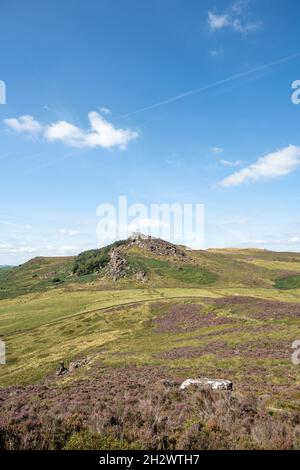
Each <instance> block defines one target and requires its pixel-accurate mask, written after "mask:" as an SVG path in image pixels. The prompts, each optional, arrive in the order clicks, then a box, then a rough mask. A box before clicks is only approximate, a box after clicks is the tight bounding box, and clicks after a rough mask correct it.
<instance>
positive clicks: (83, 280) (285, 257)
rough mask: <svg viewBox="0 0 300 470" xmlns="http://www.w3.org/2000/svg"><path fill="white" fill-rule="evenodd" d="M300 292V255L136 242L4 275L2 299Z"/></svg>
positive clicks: (1, 277) (138, 239)
mask: <svg viewBox="0 0 300 470" xmlns="http://www.w3.org/2000/svg"><path fill="white" fill-rule="evenodd" d="M274 284H275V285H276V286H277V287H278V288H283V289H288V288H289V286H291V287H292V288H293V287H295V286H296V287H297V286H298V285H299V286H300V254H298V253H297V254H295V253H274V252H269V251H264V250H249V249H246V250H230V249H227V250H190V249H187V248H186V247H183V246H180V247H178V246H175V245H173V244H172V243H169V242H166V241H163V240H160V239H154V238H151V237H141V236H136V237H135V238H130V239H128V240H123V241H119V242H115V243H113V244H112V245H108V246H106V247H103V248H100V249H94V250H89V251H85V252H83V253H81V254H79V255H78V256H77V257H53V258H44V257H38V258H34V259H32V260H30V261H28V262H27V263H25V264H23V265H21V266H18V267H14V268H9V269H4V270H2V271H1V273H0V299H1V298H3V299H4V298H13V297H15V296H18V295H22V294H27V293H33V292H43V291H49V290H53V289H57V288H59V289H77V288H80V289H107V288H118V289H120V288H121V289H122V288H131V287H135V288H138V287H141V286H147V287H184V286H185V287H201V286H208V285H211V286H216V287H272V286H273V285H274Z"/></svg>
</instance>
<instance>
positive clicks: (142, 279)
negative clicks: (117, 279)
mask: <svg viewBox="0 0 300 470" xmlns="http://www.w3.org/2000/svg"><path fill="white" fill-rule="evenodd" d="M135 277H136V280H137V281H140V282H146V281H147V280H148V276H147V273H146V272H145V271H138V272H137V273H136V275H135Z"/></svg>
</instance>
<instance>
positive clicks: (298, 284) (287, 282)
mask: <svg viewBox="0 0 300 470" xmlns="http://www.w3.org/2000/svg"><path fill="white" fill-rule="evenodd" d="M275 287H276V288H277V289H287V290H288V289H300V274H296V275H294V276H286V277H282V278H280V279H277V281H276V282H275Z"/></svg>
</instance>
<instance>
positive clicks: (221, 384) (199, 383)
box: [180, 377, 233, 390]
mask: <svg viewBox="0 0 300 470" xmlns="http://www.w3.org/2000/svg"><path fill="white" fill-rule="evenodd" d="M191 385H192V386H196V387H199V388H210V389H212V390H232V387H233V384H232V382H230V381H229V380H224V379H208V378H206V377H203V378H199V379H187V380H185V381H184V382H183V383H182V384H181V385H180V390H185V389H186V388H188V387H190V386H191Z"/></svg>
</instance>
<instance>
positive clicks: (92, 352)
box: [0, 239, 300, 448]
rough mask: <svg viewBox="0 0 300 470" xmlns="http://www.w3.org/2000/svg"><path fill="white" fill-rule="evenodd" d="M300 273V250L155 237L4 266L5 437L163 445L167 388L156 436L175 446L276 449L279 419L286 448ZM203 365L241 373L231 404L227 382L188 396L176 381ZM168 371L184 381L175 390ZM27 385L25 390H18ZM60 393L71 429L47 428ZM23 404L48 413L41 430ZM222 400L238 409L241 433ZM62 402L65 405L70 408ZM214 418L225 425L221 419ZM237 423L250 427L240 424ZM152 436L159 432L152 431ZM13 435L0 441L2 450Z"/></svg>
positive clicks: (295, 384) (0, 286) (1, 377)
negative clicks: (195, 247) (212, 245)
mask: <svg viewBox="0 0 300 470" xmlns="http://www.w3.org/2000/svg"><path fill="white" fill-rule="evenodd" d="M299 276H300V255H299V254H293V253H272V252H268V251H260V250H207V251H191V250H188V249H186V248H184V247H177V246H174V245H172V244H169V243H167V242H164V241H162V240H156V239H151V240H143V241H140V240H139V241H134V242H132V241H131V240H127V241H123V242H120V243H117V244H114V245H111V246H108V247H105V248H103V249H100V250H90V251H88V252H84V253H81V254H80V255H79V256H77V257H67V258H35V259H33V260H31V261H28V262H27V263H25V264H23V265H21V266H18V267H15V268H6V269H1V270H0V292H1V299H0V332H1V333H0V335H1V336H0V337H1V339H2V340H4V341H5V343H6V351H7V358H6V359H7V363H6V365H3V366H0V401H1V396H2V397H3V398H2V402H1V403H2V405H3V406H2V409H1V410H0V422H2V423H6V424H5V426H7V427H6V428H5V429H7V431H6V434H5V436H9V435H14V436H15V438H14V439H15V441H14V442H23V444H22V445H23V447H24V448H41V446H43V445H45V447H47V448H49V447H51V446H52V445H54V444H51V443H50V441H49V439H50V440H51V442H54V441H55V442H56V444H55V446H56V447H55V446H54V447H55V448H62V447H64V446H66V448H80V447H82V446H83V447H86V446H91V448H94V447H95V448H101V446H102V445H105V446H107V445H108V446H112V447H114V446H117V448H119V447H120V448H126V446H134V447H135V448H138V447H139V446H142V447H147V446H148V447H149V448H160V445H161V444H160V442H161V441H159V440H158V441H156V440H155V439H156V437H155V436H156V434H155V432H154V431H153V429H154V428H153V420H154V421H155V419H156V418H155V416H154V415H153V410H154V409H157V408H156V407H157V406H158V405H157V403H156V401H157V400H159V398H157V397H159V396H160V395H161V396H162V397H165V398H164V400H163V399H162V401H161V403H160V405H159V406H160V408H159V409H160V411H159V415H160V416H161V419H162V422H161V423H165V424H164V425H163V424H160V426H161V428H159V429H161V431H157V432H158V435H157V436H158V437H159V436H160V437H162V435H168V436H169V437H168V439H171V441H170V442H173V444H171V443H169V444H168V445H169V447H168V448H173V447H174V448H181V446H182V445H183V446H184V447H185V448H186V446H188V447H189V446H193V445H195V446H196V447H195V448H197V446H199V445H200V444H199V440H197V439H200V440H201V439H202V441H201V442H205V445H206V446H208V445H211V446H212V448H220V446H221V444H222V445H225V446H227V448H235V446H236V447H241V448H249V447H250V448H257V446H258V447H259V446H261V447H262V448H267V447H268V445H269V443H270V442H271V441H270V439H269V438H268V437H267V436H269V435H270V432H271V431H270V430H271V429H273V428H274V426H276V429H277V431H278V433H279V435H280V436H281V437H280V442H279V443H278V442H277V443H276V446H277V447H276V448H297V445H298V444H297V441H296V440H295V439H296V438H295V437H291V436H295V434H294V427H293V426H295V424H292V422H293V423H295V422H296V421H297V416H298V415H299V413H300V401H299V383H300V375H299V374H300V372H299V367H297V366H296V365H294V364H293V363H292V361H291V353H292V350H291V345H292V343H293V342H294V341H295V340H297V339H299V337H300V289H299V284H298V281H297V280H298V277H299ZM60 361H64V364H65V365H66V366H67V368H69V365H70V364H71V363H72V362H74V361H75V363H76V364H77V366H76V368H75V369H71V368H70V371H68V372H67V373H66V375H63V376H62V377H58V376H56V375H55V371H56V369H57V365H58V363H59V362H60ZM199 376H207V377H221V378H226V379H229V380H231V381H233V383H234V391H233V392H232V396H231V398H230V400H231V401H230V402H229V401H228V400H229V398H228V395H226V394H225V395H224V394H223V395H222V394H221V395H220V394H216V392H214V394H212V395H211V396H210V398H208V396H206V398H205V396H203V394H202V395H201V394H200V395H199V393H200V392H197V391H196V390H194V391H191V392H190V393H189V394H188V395H185V396H183V395H180V394H179V392H178V386H179V385H178V384H180V383H181V382H182V381H183V380H185V379H186V378H189V377H199ZM162 381H166V383H169V382H170V383H173V382H174V383H176V384H177V385H176V387H177V388H176V389H173V388H171V389H170V391H169V392H168V390H167V389H165V388H164V387H165V386H163V385H162V383H163V382H162ZM146 384H148V385H146ZM15 386H20V387H21V389H20V394H21V395H20V396H19V398H16V397H15V395H14V391H13V390H14V387H15ZM10 387H12V388H10ZM153 387H154V388H153ZM152 388H153V389H154V390H156V391H155V393H154V392H153V393H154V394H152V395H151V393H150V391H151V390H152ZM73 390H74V394H73ZM112 390H113V392H112ZM134 390H135V391H134ZM100 391H101V393H100ZM133 391H134V392H133ZM201 393H202V392H201ZM203 393H204V392H203ZM224 393H225V392H224ZM99 394H100V396H99ZM58 395H59V396H60V400H59V403H61V405H62V406H65V410H66V409H67V410H68V412H67V414H66V416H65V417H64V418H63V419H62V421H61V422H60V424H59V426H61V429H62V431H61V433H62V434H59V435H58V434H57V433H59V431H58V430H57V427H53V429H52V430H49V427H48V426H49V417H48V418H47V416H48V414H47V413H48V412H49V413H50V415H55V414H56V411H55V410H57V407H59V406H60V405H59V404H58V402H57V400H54V397H56V396H58ZM5 397H6V398H5ZM7 397H10V398H9V399H7ZM22 397H23V398H22ZM41 397H43V398H42V399H41ZM80 397H81V398H80ZM87 397H88V398H87ZM104 397H105V400H104ZM155 397H156V398H155ZM168 397H169V398H170V397H172V402H170V401H168V400H169V398H168ZM184 397H186V398H184ZM222 397H223V398H222ZM208 399H209V400H211V404H210V406H211V409H210V412H209V413H210V417H208V416H206V415H205V417H203V416H204V415H203V416H202V415H201V413H202V411H201V406H202V405H201V403H202V402H201V400H208ZM45 400H46V401H45ZM78 400H79V401H78ZM80 400H81V401H80ZM103 400H104V401H103ZM155 400H156V401H155ZM185 400H191V401H190V402H185ZM197 400H198V401H197ZM199 400H200V401H199ZM215 400H217V402H215ZM220 400H221V402H220ZM222 400H225V401H222ZM100 402H101V403H102V405H101V407H102V408H100V409H99V408H98V405H97V403H100ZM45 403H47V410H49V411H47V412H45V409H44V405H45ZM78 403H81V404H80V407H81V408H80V409H81V411H80V416H79V415H78V406H79V405H78ZM146 403H148V404H149V405H147V406H146ZM155 403H156V404H155ZM184 403H185V404H184ZM188 403H189V405H188ZM217 403H218V404H217ZM221 403H223V404H222V405H221ZM234 403H235V404H236V405H234ZM238 403H239V404H238ZM246 403H247V404H246ZM249 403H250V404H249ZM254 403H256V404H255V405H254ZM134 404H135V405H134ZM167 404H168V405H167ZM77 405H78V406H77ZM148 406H149V407H150V408H148ZM185 406H186V408H185ZM205 406H206V405H205ZM235 406H236V407H237V408H234V407H235ZM22 407H23V408H24V411H23V412H22V413H25V415H26V416H27V414H28V413H29V415H28V416H31V414H33V415H37V416H38V418H37V419H38V420H39V421H38V422H39V423H40V424H39V426H40V428H38V429H39V431H38V429H36V428H34V427H30V425H29V424H28V426H29V427H26V429H25V428H24V427H23V424H24V426H27V425H26V423H27V421H26V419H25V421H24V420H23V418H22V421H21V422H20V421H18V418H16V416H19V413H20V410H21V409H23V408H22ZM85 407H87V408H85ZM176 407H178V409H180V410H181V409H182V410H183V409H184V412H182V413H183V414H180V413H179V414H178V419H179V417H180V423H179V424H176V423H175V421H172V420H173V419H175V416H177V412H176V409H177V408H176ZM199 407H200V408H199ZM218 407H221V408H222V407H223V408H222V413H223V414H224V413H225V414H226V413H227V412H228V413H229V414H228V418H227V419H228V420H229V421H228V423H231V424H230V426H231V427H230V431H228V430H227V431H226V429H227V428H226V425H225V421H224V420H221V418H220V417H219V414H218V413H219V412H218ZM232 407H233V408H232ZM253 407H254V408H253ZM25 408H26V409H25ZM244 408H245V409H246V410H247V411H243V410H244ZM84 409H86V413H87V415H86V418H85V417H84V416H85V415H84V413H85V412H84V411H83V410H84ZM150 409H151V410H150ZM76 410H77V411H76ZM108 410H109V411H108ZM226 410H227V411H226ZM228 410H230V411H228ZM234 410H235V411H234ZM26 413H27V414H26ZM30 413H31V414H30ZM45 413H46V417H45ZM64 413H66V411H63V409H61V410H60V416H64ZM76 413H77V414H76ZM95 413H96V414H97V416H98V418H97V419H98V420H99V422H100V423H102V424H101V426H102V427H101V429H108V430H109V433H108V434H107V433H106V434H105V433H104V434H103V432H102V434H101V433H100V434H99V431H97V429H98V428H97V429H96V428H95V427H94V426H93V425H92V424H91V422H90V421H89V418H88V417H89V416H90V415H91V414H92V415H94V414H95ZM107 413H110V414H108V415H107ZM128 413H131V414H132V416H134V418H130V417H129V415H128ZM136 413H139V414H136ZM234 413H237V414H236V415H235V416H236V417H235V418H234V419H235V420H236V421H235V424H233V423H234V422H233V421H232V420H233V416H234ZM244 413H246V415H244ZM253 413H254V414H253ZM22 416H23V415H22ZM111 416H114V419H115V416H117V418H116V419H119V420H122V423H123V425H122V426H123V428H122V429H121V428H116V427H113V426H111V425H109V426H108V427H107V428H106V427H105V426H106V425H104V424H103V423H105V422H106V421H105V420H107V419H112V418H111ZM167 416H169V417H170V418H168V419H169V421H168V419H167ZM201 416H202V417H201ZM245 416H246V417H245ZM253 416H256V418H253ZM171 417H173V418H172V420H171ZM250 418H251V419H256V420H257V429H259V433H260V434H259V436H260V437H259V442H256V441H255V438H254V437H253V436H252V435H251V433H250V434H249V432H250V431H248V430H247V429H248V428H247V427H245V428H244V426H245V419H250ZM1 419H2V421H1ZM28 419H29V418H28ZM131 419H134V423H139V422H140V425H137V424H132V422H131V421H130V420H131ZM176 419H177V418H176ZM78 420H79V421H78ZM139 420H141V421H139ZM149 420H150V421H149ZM151 420H152V421H151ZM77 421H78V423H79V422H80V423H81V424H78V423H77ZM150 422H151V423H152V424H150ZM213 422H214V423H218V424H217V426H218V430H217V431H216V430H212V429H211V427H210V426H212V424H211V423H213ZM74 423H77V425H76V426H77V427H76V426H75V424H74ZM130 423H131V424H130ZM142 423H144V424H142ZM195 423H196V424H197V430H196V431H195V429H194V425H195ZM201 423H202V424H201ZM74 426H75V427H74ZM103 426H104V427H103ZM139 426H140V427H139ZM176 426H177V427H176ZM224 426H225V427H224ZM235 426H238V429H239V430H241V429H243V431H236V432H234V429H235ZM35 429H36V430H35ZM117 429H118V432H117ZM236 429H237V428H236ZM188 430H189V431H188ZM193 430H194V431H193ZM0 431H1V429H0ZM193 432H196V436H198V438H197V439H196V441H193V442H194V444H192V443H191V442H192V441H190V440H189V439H190V438H188V437H187V434H186V433H193ZM9 433H10V434H9ZM143 433H145V434H143ZM149 433H150V434H149ZM199 433H200V434H199ZM216 433H217V434H216ZM218 433H219V434H218ZM228 433H229V434H228ZM0 434H1V432H0ZM150 435H151V436H152V437H151V439H154V440H150V441H148V440H147V439H148V437H149V436H150ZM218 435H219V437H220V439H221V440H220V441H219V440H218V439H217V436H218ZM26 436H27V437H26ZM40 436H41V439H43V443H44V444H42V441H40V440H39V439H40ZM68 436H69V437H68ZM70 436H71V437H70ZM146 436H148V437H147V438H146ZM205 436H206V437H205ZM287 436H290V437H287ZM107 439H108V441H107ZM111 439H116V440H115V441H111ZM159 439H160V438H159ZM172 439H173V441H172ZM184 439H187V441H184ZM203 439H204V441H203ZM215 439H217V440H215ZM278 439H279V438H278ZM7 442H8V441H6V440H5V441H4V444H3V443H2V444H1V439H0V447H1V445H2V446H3V445H5V446H7V445H8V443H7ZM9 442H11V441H9ZM107 442H110V444H107ZM112 442H113V443H112ZM183 442H185V443H183ZM104 443H106V444H104ZM208 443H210V444H208ZM9 445H12V444H11V443H10V444H9ZM19 445H20V444H16V446H17V447H18V446H19ZM201 445H204V444H201ZM118 446H119V447H118ZM172 446H173V447H172ZM189 448H190V447H189ZM192 448H193V447H192Z"/></svg>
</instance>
